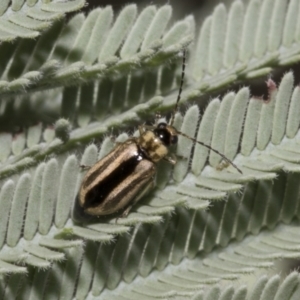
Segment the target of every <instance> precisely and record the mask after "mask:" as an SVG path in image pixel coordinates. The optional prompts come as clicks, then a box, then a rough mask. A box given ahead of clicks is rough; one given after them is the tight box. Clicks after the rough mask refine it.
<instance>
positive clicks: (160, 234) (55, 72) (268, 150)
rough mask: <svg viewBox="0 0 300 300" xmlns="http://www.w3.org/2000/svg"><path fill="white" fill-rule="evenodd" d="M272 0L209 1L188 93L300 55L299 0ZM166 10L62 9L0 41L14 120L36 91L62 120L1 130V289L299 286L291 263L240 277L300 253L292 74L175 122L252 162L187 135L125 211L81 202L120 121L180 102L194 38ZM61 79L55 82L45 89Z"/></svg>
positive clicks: (91, 292) (292, 289) (209, 291)
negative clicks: (180, 82)
mask: <svg viewBox="0 0 300 300" xmlns="http://www.w3.org/2000/svg"><path fill="white" fill-rule="evenodd" d="M75 2H76V3H77V2H78V1H75ZM75 2H74V1H73V4H74V3H75ZM3 3H4V2H3ZM5 3H8V2H7V1H6V2H5ZM18 3H19V4H20V3H22V5H23V4H24V1H20V2H18V1H14V2H13V4H12V5H16V4H18ZM27 3H30V4H32V5H33V4H36V5H46V4H40V3H39V4H38V3H37V2H36V1H27ZM27 3H26V5H27ZM54 3H56V2H52V3H51V4H54ZM66 3H68V2H66ZM78 3H79V2H78ZM51 4H49V5H51ZM272 4H273V3H271V1H269V0H264V1H262V2H261V1H258V0H252V1H250V3H249V6H248V7H247V8H246V7H245V5H244V4H243V3H242V2H241V1H235V2H234V3H233V5H232V7H231V9H230V10H229V12H228V15H227V12H226V10H225V7H224V6H223V5H220V6H218V7H217V8H216V9H215V11H214V13H213V15H212V16H211V17H209V18H208V19H207V20H206V21H205V22H204V24H203V27H202V29H201V31H200V35H199V40H198V43H197V46H196V48H195V49H194V50H193V49H192V47H190V48H189V56H188V59H189V60H190V63H189V64H188V66H187V77H186V78H187V80H186V82H187V83H186V86H185V87H184V92H183V98H182V101H181V103H184V102H186V101H188V100H191V99H194V98H195V97H198V96H199V95H202V94H203V93H204V92H205V93H207V94H208V93H210V92H216V91H217V90H219V89H220V88H221V87H224V86H225V87H227V86H228V84H231V83H232V82H233V81H234V80H237V79H241V80H242V79H249V78H254V77H257V76H260V75H262V74H266V72H269V71H270V70H272V68H275V67H278V66H284V65H286V64H290V63H292V62H295V61H298V60H299V50H298V49H300V48H299V38H300V35H299V28H300V27H299V24H300V22H299V20H298V19H299V14H297V13H296V12H297V11H298V10H299V9H300V6H299V3H298V1H295V0H291V1H290V2H289V3H288V2H287V1H279V0H276V1H275V4H274V5H272ZM5 5H6V4H5ZM5 5H4V6H5ZM26 5H25V4H24V5H23V6H20V9H21V10H22V9H24V8H25V6H26ZM66 5H68V4H66ZM4 6H3V4H2V9H3V7H4ZM6 7H7V6H6ZM21 7H22V8H21ZM39 7H40V6H39ZM0 9H1V4H0ZM4 10H5V9H3V11H4ZM244 12H245V13H244ZM5 14H6V13H5ZM5 14H4V15H5ZM171 14H172V9H171V7H170V6H168V5H166V6H163V7H161V8H159V9H157V8H156V7H154V6H149V7H147V8H145V9H144V10H143V11H142V12H141V13H140V14H139V16H137V7H136V6H135V5H129V6H126V7H125V8H124V9H123V10H122V11H121V13H120V14H119V16H118V17H117V18H116V19H115V21H114V22H113V12H112V10H111V8H110V7H107V8H104V9H95V10H93V11H91V12H90V13H89V14H88V15H87V16H84V15H83V14H77V15H75V16H74V17H73V18H72V19H71V20H70V21H69V22H68V23H67V24H63V22H62V21H56V22H55V23H54V24H53V27H51V28H50V29H49V30H48V31H46V32H44V33H42V35H41V37H40V38H39V39H38V40H37V41H32V40H22V41H20V42H15V44H7V43H3V44H1V45H0V51H1V52H2V53H3V54H5V55H1V61H0V69H1V70H2V71H1V72H2V79H3V80H2V81H1V82H0V93H1V89H2V95H3V96H4V95H6V96H7V95H13V94H16V95H19V96H18V98H17V99H12V98H8V99H6V100H7V101H6V102H4V101H2V103H1V107H0V114H1V116H4V115H6V114H7V112H11V113H13V114H15V115H16V116H18V109H20V107H21V106H22V105H20V103H27V104H29V105H31V106H32V108H33V109H32V110H33V111H35V113H37V112H39V108H38V107H39V105H38V104H41V103H42V105H41V106H43V109H44V107H46V106H49V107H50V108H49V110H50V111H51V112H52V113H53V112H55V113H54V114H55V118H57V121H56V123H55V125H54V127H47V125H44V124H43V123H41V119H40V118H39V119H38V120H39V122H38V124H36V125H35V126H31V127H29V128H28V129H27V130H25V131H24V132H22V133H19V134H17V135H12V134H11V133H1V134H0V163H1V165H0V206H1V210H0V273H1V274H3V275H2V276H1V280H0V295H1V296H0V297H4V298H8V299H10V298H18V297H19V298H22V297H23V296H24V297H26V298H30V299H35V298H36V299H42V298H43V297H44V296H45V295H47V296H48V295H49V297H52V298H54V299H58V298H65V299H72V298H78V299H84V298H99V299H111V298H114V299H139V298H141V297H142V298H143V299H154V298H174V299H180V298H192V297H193V298H192V299H202V298H203V297H204V299H205V298H207V299H208V298H213V299H224V298H225V297H227V298H228V299H246V298H247V299H256V298H255V297H260V298H261V299H269V298H272V299H273V298H275V299H276V298H277V299H282V297H283V295H284V297H285V298H286V299H291V300H292V299H296V298H297V296H298V294H299V290H300V289H299V276H298V274H296V273H292V274H290V275H289V276H287V278H286V279H285V280H284V281H283V283H282V284H280V283H279V277H278V276H276V277H273V278H268V277H261V278H260V279H259V281H258V282H257V283H256V285H255V286H254V287H253V289H251V288H246V287H245V286H241V285H240V284H239V283H240V282H244V280H247V279H246V278H247V277H246V276H247V275H248V274H253V273H254V272H257V271H258V270H259V269H260V270H263V271H264V272H265V271H266V270H268V269H270V268H272V267H273V266H274V261H275V260H277V259H280V258H293V259H298V258H299V257H300V251H299V250H300V249H299V239H300V235H299V234H298V228H299V218H300V205H299V179H300V166H299V163H300V153H299V150H298V148H299V147H298V136H299V127H300V117H299V116H300V99H299V97H300V96H299V87H298V86H296V87H294V75H293V73H292V72H289V73H286V74H285V75H284V76H283V78H282V81H281V83H280V85H279V86H278V87H277V86H276V84H275V83H274V82H273V81H272V80H271V79H269V80H268V82H267V86H268V89H269V96H268V99H266V100H263V99H258V98H255V97H253V96H251V95H250V89H249V88H247V87H244V88H242V89H240V90H239V91H238V92H236V93H234V92H229V93H228V94H226V95H225V96H224V97H223V98H222V99H219V98H214V99H213V100H211V101H210V102H209V104H208V106H207V108H206V110H205V112H204V113H203V115H202V116H201V117H200V110H199V107H198V106H197V105H192V106H190V107H189V108H188V109H187V111H186V112H185V113H184V114H181V113H177V114H176V116H175V124H174V125H175V127H176V128H177V129H178V130H180V131H181V132H183V133H186V134H188V135H191V136H192V137H195V138H197V139H198V140H200V141H203V142H205V143H206V144H207V145H209V146H212V147H213V148H215V149H217V150H218V151H220V152H222V153H224V154H225V155H226V156H227V157H228V158H230V159H232V160H233V161H234V163H235V164H236V165H237V166H238V167H239V168H240V169H241V170H242V171H243V174H239V173H238V172H236V170H235V169H234V168H233V167H232V166H230V165H227V164H226V163H225V162H224V161H223V160H222V158H221V157H220V156H219V155H218V154H216V153H215V152H213V151H210V150H208V149H207V148H206V147H203V146H201V145H198V144H197V145H193V142H192V141H190V140H188V139H186V138H184V137H183V136H181V137H180V138H179V141H178V147H177V148H176V149H173V151H174V152H176V154H177V156H178V162H177V164H176V165H175V166H174V167H173V166H171V165H170V164H167V163H166V162H162V163H161V164H159V165H158V166H157V186H156V188H155V189H154V190H153V191H152V192H151V193H150V194H149V195H146V196H145V197H143V199H142V200H141V201H140V202H139V203H138V204H137V205H135V206H134V208H133V209H132V211H131V212H130V214H129V215H128V217H127V218H124V219H119V220H118V222H117V223H116V222H115V221H116V220H115V219H112V218H109V217H106V218H101V219H100V218H99V219H98V218H92V217H91V218H87V216H82V214H81V213H82V210H80V207H78V206H79V205H78V201H77V199H76V196H77V193H78V189H79V187H80V184H81V182H82V178H83V176H84V172H83V171H81V170H80V168H79V165H80V164H84V165H92V164H94V163H95V162H96V161H97V160H99V159H101V158H102V157H103V156H105V155H106V154H107V153H108V152H109V151H110V150H111V149H112V148H113V147H114V145H115V141H114V140H113V139H112V138H110V137H109V135H110V134H111V131H112V130H116V131H117V132H118V133H119V131H121V130H124V129H126V130H127V128H128V126H135V125H137V124H140V123H141V122H144V121H145V120H146V119H148V117H149V116H150V115H152V114H153V112H154V111H155V110H157V108H161V107H162V110H167V109H169V108H170V107H172V106H173V104H174V101H175V99H176V97H174V95H173V90H175V86H176V77H177V75H178V74H177V72H178V68H177V65H178V61H179V60H178V59H176V58H179V57H180V52H181V51H182V49H183V48H186V47H187V45H189V43H190V42H191V41H192V38H193V34H194V20H193V17H191V16H189V17H187V18H185V19H183V20H181V21H179V22H177V23H175V24H174V25H173V26H171V27H170V28H168V27H167V26H168V22H169V20H170V17H171ZM20 19H21V18H20ZM255 20H258V23H257V22H255ZM78 28H79V30H77V29H78ZM223 49H224V50H223ZM62 50H63V51H62ZM24 53H25V54H26V53H27V57H26V55H25V56H24V57H25V59H24V61H22V59H21V58H22V55H21V54H24ZM2 56H3V60H2ZM171 59H172V61H171ZM173 59H174V60H173ZM191 62H192V63H191ZM81 83H86V84H85V85H80V84H81ZM53 87H62V89H52V90H51V91H50V92H47V97H46V96H45V95H46V91H44V90H45V89H47V88H53ZM38 89H40V90H41V91H40V92H38V93H34V94H33V93H32V94H30V95H26V96H25V95H24V91H25V92H26V93H27V92H33V91H36V90H38ZM174 93H175V92H174ZM176 94H177V89H176ZM161 95H166V97H165V99H164V100H163V97H162V96H161ZM49 98H51V99H52V103H50V102H49V101H45V99H48V100H49ZM46 109H48V107H46ZM46 109H45V110H46ZM45 110H44V111H45ZM108 112H109V116H110V117H109V118H107V114H108ZM23 114H24V113H23ZM28 118H30V116H29V114H28ZM11 119H12V120H13V119H15V118H12V117H11ZM5 120H7V119H5V118H4V121H3V120H1V122H2V124H5ZM13 122H15V121H13ZM42 122H43V121H42ZM46 123H47V122H46ZM78 127H79V128H78ZM137 135H138V132H135V133H134V136H137ZM126 139H128V134H127V133H122V134H120V135H119V136H118V138H117V140H116V141H117V142H122V141H124V140H126ZM91 140H92V141H93V142H92V143H91ZM100 141H102V142H101V143H100ZM98 144H99V145H100V146H99V147H98ZM282 223H284V224H285V225H283V224H282ZM258 234H259V235H258ZM7 274H9V276H6V275H7ZM24 275H25V276H24ZM224 280H239V282H238V283H237V284H236V286H231V285H230V286H225V285H224ZM54 286H55V288H53V287H54ZM16 287H17V288H16ZM249 297H250V298H249ZM268 297H269V298H268Z"/></svg>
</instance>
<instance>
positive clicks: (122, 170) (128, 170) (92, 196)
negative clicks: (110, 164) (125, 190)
mask: <svg viewBox="0 0 300 300" xmlns="http://www.w3.org/2000/svg"><path fill="white" fill-rule="evenodd" d="M138 163H139V161H138V160H137V156H136V155H133V156H130V157H129V158H128V159H127V160H124V161H122V162H121V164H120V165H118V167H117V168H115V169H114V170H113V171H112V172H111V173H110V174H109V175H108V176H106V177H105V178H103V180H102V181H101V182H99V183H98V184H97V185H96V186H94V187H93V188H92V189H90V190H89V191H88V192H87V194H86V197H85V199H86V201H85V203H84V208H88V207H96V206H98V205H100V204H101V203H102V202H103V200H104V199H105V198H106V197H107V196H108V194H109V193H110V192H111V191H112V190H113V189H115V188H116V187H117V186H118V185H119V184H120V183H121V182H122V181H123V180H124V179H125V178H127V177H128V176H130V174H132V172H133V171H134V169H135V168H136V166H137V164H138Z"/></svg>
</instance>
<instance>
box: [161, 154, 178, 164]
mask: <svg viewBox="0 0 300 300" xmlns="http://www.w3.org/2000/svg"><path fill="white" fill-rule="evenodd" d="M163 159H164V160H165V161H167V162H168V163H170V164H172V165H175V164H176V163H177V159H176V156H175V155H174V154H171V156H165V157H164V158H163Z"/></svg>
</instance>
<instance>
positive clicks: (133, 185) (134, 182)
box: [106, 169, 151, 208]
mask: <svg viewBox="0 0 300 300" xmlns="http://www.w3.org/2000/svg"><path fill="white" fill-rule="evenodd" d="M144 173H145V174H146V175H147V176H145V174H144ZM148 174H149V170H148V169H145V170H143V172H140V173H139V176H137V177H136V179H135V180H132V181H131V182H130V184H128V185H127V186H125V188H124V189H122V192H119V193H118V194H117V195H116V196H115V197H114V198H113V199H112V201H109V203H107V204H108V205H107V206H106V208H108V207H109V208H111V207H115V206H116V204H118V203H119V201H120V200H121V198H122V197H123V195H126V194H128V192H129V191H130V190H134V189H136V192H135V193H134V194H133V195H132V196H133V199H132V200H134V198H135V196H136V195H137V192H138V191H140V190H141V187H143V186H145V184H146V183H147V182H148V181H149V179H151V176H149V175H148ZM143 180H144V182H143V184H141V183H142V181H143ZM128 204H129V203H128Z"/></svg>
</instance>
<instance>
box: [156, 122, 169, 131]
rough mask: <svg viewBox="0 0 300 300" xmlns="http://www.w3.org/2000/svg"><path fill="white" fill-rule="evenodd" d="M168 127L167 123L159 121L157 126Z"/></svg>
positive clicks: (160, 127)
mask: <svg viewBox="0 0 300 300" xmlns="http://www.w3.org/2000/svg"><path fill="white" fill-rule="evenodd" d="M166 127H167V123H163V122H162V123H159V124H158V125H157V128H159V129H164V128H166Z"/></svg>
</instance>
